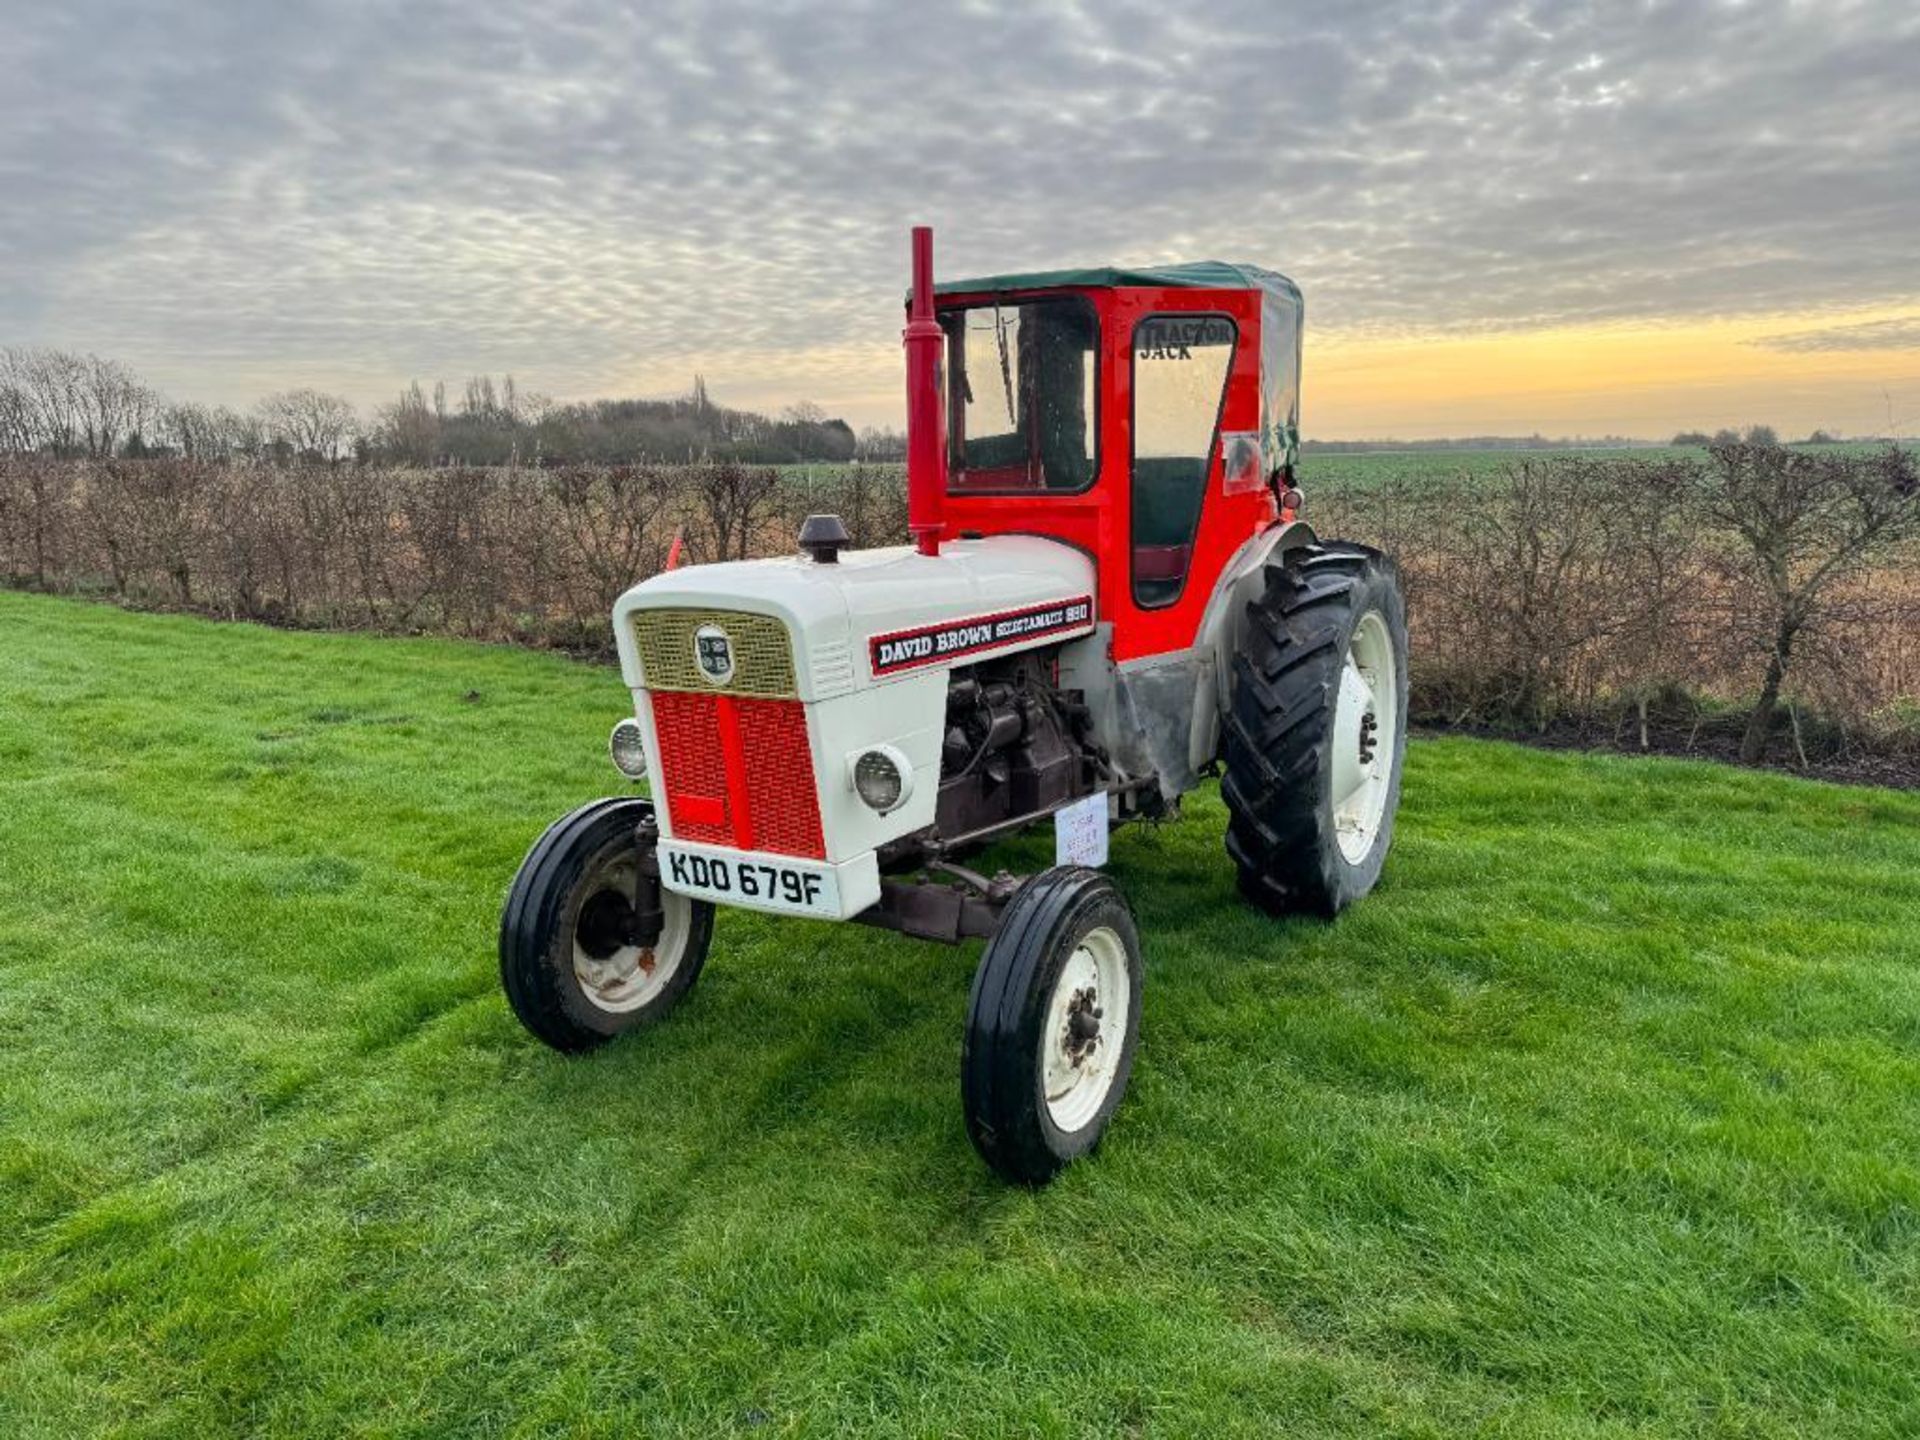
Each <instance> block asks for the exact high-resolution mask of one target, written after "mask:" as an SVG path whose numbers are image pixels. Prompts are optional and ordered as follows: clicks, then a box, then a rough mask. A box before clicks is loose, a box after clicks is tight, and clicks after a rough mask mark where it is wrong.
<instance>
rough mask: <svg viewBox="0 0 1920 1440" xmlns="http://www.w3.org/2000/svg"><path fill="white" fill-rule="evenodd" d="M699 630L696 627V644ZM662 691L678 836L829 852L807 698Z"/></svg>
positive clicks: (658, 709) (656, 706)
mask: <svg viewBox="0 0 1920 1440" xmlns="http://www.w3.org/2000/svg"><path fill="white" fill-rule="evenodd" d="M728 618H729V622H731V621H732V620H734V619H737V618H739V617H737V616H729V617H728ZM701 623H705V622H704V621H702V622H701ZM772 623H773V624H775V625H776V626H777V625H778V623H779V622H777V621H775V622H772ZM729 633H734V632H732V631H731V628H730V629H729ZM782 633H784V632H782ZM692 634H693V631H692V629H691V628H689V629H688V631H687V636H688V642H687V643H688V646H689V648H691V646H692ZM643 663H645V662H644V661H643ZM735 666H736V675H735V679H736V680H737V679H738V678H739V672H740V670H742V669H744V666H742V665H741V662H740V661H739V660H737V659H736V661H735ZM689 668H691V667H689ZM788 673H789V676H791V673H792V671H791V666H789V670H788ZM649 678H651V675H650V677H649ZM652 701H653V724H654V730H655V733H656V734H657V735H658V736H659V740H660V770H661V774H660V781H661V786H660V788H661V790H662V791H663V792H664V794H665V797H666V804H667V818H668V820H669V821H670V822H671V824H672V826H673V833H674V836H675V838H677V839H681V840H695V841H704V842H705V843H707V844H709V845H729V846H732V847H733V848H734V849H737V850H765V851H771V852H772V853H774V854H776V855H796V856H800V857H802V858H804V859H810V860H821V859H825V858H826V845H825V843H824V841H823V840H822V838H821V833H820V798H819V796H818V795H817V794H816V793H815V791H814V776H813V752H812V750H811V748H810V747H809V746H808V744H807V712H806V707H805V706H803V705H802V704H801V703H800V702H799V701H798V700H767V699H753V698H747V697H744V696H742V697H736V696H733V695H726V694H713V693H707V694H700V693H697V692H680V691H672V690H658V689H656V690H655V691H653V694H652Z"/></svg>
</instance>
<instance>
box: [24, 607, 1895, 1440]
mask: <svg viewBox="0 0 1920 1440" xmlns="http://www.w3.org/2000/svg"><path fill="white" fill-rule="evenodd" d="M0 633H3V634H4V636H5V639H4V641H0V1217H4V1220H5V1223H4V1225H3V1226H0V1436H6V1437H9V1440H39V1437H47V1440H51V1437H60V1440H68V1437H76V1436H90V1435H104V1434H124V1435H136V1436H161V1435H165V1436H182V1437H188V1436H191V1437H204V1436H214V1435H229V1434H232V1435H248V1436H254V1435H261V1436H277V1435H312V1436H328V1437H332V1436H341V1435H362V1434H367V1435H372V1434H378V1435H405V1436H411V1435H458V1436H475V1435H524V1436H534V1435H562V1434H565V1435H605V1436H629V1435H642V1434H684V1435H702V1436H705V1435H716V1434H734V1433H740V1434H759V1435H787V1434H805V1435H834V1434H843V1433H848V1432H876V1433H883V1434H900V1435H907V1434H912V1435H936V1434H938V1435H967V1436H974V1435H1025V1434H1049V1435H1063V1436H1079V1435H1090V1434H1154V1435H1160V1434H1167V1435H1205V1436H1219V1435H1230V1434H1247V1435H1260V1436H1276V1435H1285V1436H1289V1437H1300V1436H1315V1435H1352V1436H1376V1435H1407V1436H1453V1435H1461V1434H1499V1435H1535V1434H1555V1435H1560V1434H1565V1435H1579V1436H1650V1435H1675V1434H1679V1435H1714V1436H1779V1437H1788V1436H1793V1437H1804V1436H1824V1435H1885V1436H1898V1435H1913V1434H1916V1433H1920V797H1916V796H1911V795H1897V794H1893V793H1883V792H1876V791H1869V790H1855V789H1842V788H1829V787H1823V786H1820V785H1817V784H1813V783H1808V782H1802V781H1796V780H1791V779H1784V778H1780V777H1777V776H1770V775H1761V774H1754V773H1746V772H1739V771H1734V770H1729V769H1722V768H1716V767H1713V766H1710V765H1705V764H1692V763H1682V762H1674V761H1629V760H1609V759H1600V758H1593V757H1584V756H1577V755H1569V754H1547V753H1540V752H1534V751H1528V750H1523V749H1518V748H1514V747H1510V746H1504V745H1497V744H1490V743H1481V742H1474V741H1467V740H1447V741H1420V742H1416V743H1415V745H1414V746H1413V749H1412V751H1411V754H1410V757H1409V771H1408V779H1407V787H1406V803H1405V808H1404V810H1403V812H1402V816H1403V818H1402V830H1401V835H1400V840H1399V843H1398V847H1397V849H1396V851H1395V855H1394V858H1393V860H1392V861H1391V863H1390V865H1389V868H1388V872H1387V878H1386V881H1385V883H1384V884H1383V885H1382V887H1381V888H1380V890H1379V891H1378V892H1377V893H1376V894H1374V895H1373V896H1372V897H1371V898H1369V899H1368V900H1367V901H1366V902H1365V903H1364V904H1363V905H1362V906H1360V907H1358V908H1357V909H1355V910H1353V911H1352V912H1350V913H1349V914H1348V915H1347V916H1346V917H1345V918H1343V919H1342V920H1340V921H1339V922H1338V923H1337V924H1333V925H1327V924H1322V923H1317V922H1309V921H1299V922H1290V923H1285V924H1276V923H1273V922H1270V921H1268V920H1265V919H1263V918H1261V917H1260V916H1259V915H1257V914H1254V913H1252V912H1251V911H1249V910H1248V909H1247V908H1245V907H1244V906H1242V905H1241V904H1240V903H1238V901H1237V900H1236V899H1235V896H1234V889H1233V884H1232V878H1231V873H1230V871H1229V868H1228V866H1227V865H1226V864H1225V863H1224V861H1223V857H1222V853H1221V848H1220V830H1221V823H1222V822H1221V810H1220V806H1219V803H1218V800H1217V798H1215V797H1214V796H1213V794H1212V793H1211V792H1207V793H1203V794H1202V795H1200V796H1197V797H1195V798H1196V802H1197V803H1194V804H1192V805H1190V807H1189V814H1188V817H1187V818H1186V820H1185V821H1183V822H1182V823H1180V824H1179V825H1177V826H1171V827H1163V828H1161V829H1157V830H1140V831H1135V832H1128V833H1126V834H1123V835H1122V836H1119V837H1117V838H1116V842H1115V848H1114V858H1113V863H1112V866H1111V869H1112V872H1113V873H1114V875H1115V876H1116V878H1117V879H1118V880H1119V882H1120V883H1121V884H1122V885H1123V887H1124V888H1125V889H1126V890H1127V892H1128V893H1129V894H1130V895H1131V896H1132V898H1133V901H1134V904H1135V906H1136V909H1137V911H1138V914H1139V918H1140V922H1141V930H1142V934H1143V937H1144V941H1145V946H1146V951H1147V957H1148V958H1147V992H1146V993H1147V1010H1146V1017H1145V1022H1144V1026H1143V1029H1142V1039H1141V1049H1140V1058H1139V1063H1138V1067H1137V1069H1136V1071H1135V1079H1134V1088H1133V1092H1132V1094H1131V1095H1130V1097H1129V1098H1128V1101H1127V1103H1126V1104H1125V1106H1124V1107H1123V1108H1122V1110H1121V1112H1120V1114H1119V1117H1118V1119H1117V1120H1116V1122H1115V1125H1114V1128H1113V1130H1112V1132H1111V1134H1110V1137H1109V1140H1108V1143H1107V1145H1106V1146H1105V1148H1104V1149H1103V1150H1102V1151H1101V1152H1100V1153H1099V1154H1098V1156H1096V1157H1095V1158H1094V1159H1093V1160H1092V1161H1091V1162H1090V1163H1086V1164H1083V1165H1080V1166H1077V1167H1075V1168H1073V1169H1072V1170H1070V1171H1069V1172H1067V1174H1066V1175H1065V1176H1064V1177H1063V1178H1062V1179H1061V1180H1060V1182H1059V1183H1058V1184H1056V1185H1055V1186H1053V1187H1052V1188H1051V1189H1049V1190H1047V1191H1044V1192H1041V1193H1038V1194H1030V1193H1026V1192H1020V1191H1014V1190H1009V1189H1007V1188H1004V1187H1003V1186H1002V1185H1000V1184H999V1183H997V1182H996V1181H995V1180H994V1179H992V1178H991V1177H990V1176H989V1174H988V1173H987V1172H986V1171H985V1170H984V1168H983V1167H982V1166H981V1165H980V1164H979V1163H978V1161H977V1160H976V1159H975V1157H974V1156H973V1153H972V1151H971V1150H970V1148H969V1147H968V1144H967V1141H966V1138H965V1134H964V1132H963V1130H962V1127H961V1120H960V1108H959V1097H958V1094H957V1089H958V1086H957V1069H958V1046H959V1037H960V1028H961V1020H962V1015H963V1012H964V1009H965V1004H966V994H967V984H968V979H969V976H970V974H971V970H972V966H973V964H974V960H975V957H976V954H977V947H967V948H960V949H946V948H941V947H937V946H928V945H916V944H913V943H911V942H907V941H902V940H898V939H895V938H892V937H889V936H887V935H885V934H882V933H879V932H874V931H867V930H863V929H860V928H856V927H842V928H830V927H821V926H808V925H805V924H802V923H798V922H795V923H784V924H783V923H777V922H772V921H766V920H762V919H758V918H753V917H748V916H743V915H740V914H737V913H729V914H725V915H723V916H722V918H721V920H720V922H719V929H718V936H717V940H716V945H715V949H714V954H713V958H712V960H711V962H710V963H709V965H708V967H707V971H706V974H705V976H704V978H703V979H702V982H701V985H700V988H699V989H698V990H697V991H695V993H694V995H693V997H692V998H691V1000H690V1001H689V1002H688V1004H687V1005H686V1006H685V1007H683V1008H682V1009H681V1010H680V1011H679V1012H678V1013H677V1014H675V1015H674V1016H673V1017H671V1018H670V1019H669V1020H668V1021H667V1022H666V1023H665V1024H664V1025H662V1026H661V1027H659V1028H657V1029H655V1030H653V1031H651V1032H649V1033H646V1034H644V1035H639V1036H634V1037H630V1038H629V1039H627V1040H625V1041H622V1042H621V1043H619V1044H617V1045H614V1046H612V1047H611V1048H609V1049H606V1050H604V1051H601V1052H599V1053H597V1054H595V1055H592V1056H590V1057H586V1058H582V1059H574V1060H568V1059H564V1058H562V1057H560V1056H558V1055H555V1054H552V1053H550V1052H548V1051H546V1050H544V1049H542V1048H541V1047H540V1046H538V1045H537V1044H536V1043H535V1042H534V1041H532V1040H531V1039H530V1038H529V1037H528V1036H526V1035H525V1034H524V1033H522V1031H521V1030H520V1029H519V1028H518V1026H517V1025H516V1024H515V1023H514V1021H513V1019H512V1018H511V1016H510V1015H509V1014H508V1012H507V1009H506V1007H505V1005H504V1003H503V1002H502V1001H501V999H500V997H499V995H498V993H497V989H496V983H495V976H494V964H495V961H494V953H493V944H494V926H495V923H496V916H497V906H498V903H499V900H500V897H501V894H502V892H503V890H504V889H505V887H506V884H507V881H508V879H509V877H510V876H511V875H512V873H513V870H514V867H515V865H516V864H517V863H518V861H519V858H520V855H521V853H522V852H523V850H524V849H525V847H526V846H527V844H528V843H529V842H530V841H531V840H532V839H533V837H534V836H535V835H536V834H537V833H538V832H539V831H540V829H541V828H542V827H543V826H544V825H545V824H546V823H547V821H549V820H550V819H552V818H553V817H555V816H556V815H558V814H559V813H560V812H561V811H563V810H565V809H567V808H568V807H570V806H572V805H575V804H577V803H579V802H581V801H584V800H586V799H588V798H589V797H592V796H594V795H597V794H600V793H603V792H606V791H607V790H609V789H611V788H612V785H611V782H612V781H613V780H614V778H615V777H614V775H613V772H612V770H611V769H610V768H609V766H608V765H607V763H606V761H605V759H604V753H603V748H602V747H603V743H604V737H605V733H606V730H607V727H608V725H609V723H610V722H611V720H612V719H613V718H614V717H615V715H616V714H617V713H618V712H619V710H620V709H621V706H622V703H623V698H624V697H623V694H622V691H621V689H620V685H619V681H618V679H617V677H616V676H615V675H613V674H612V673H611V672H609V671H606V670H603V669H596V668H589V667H586V666H580V665H576V664H573V663H570V662H568V661H565V660H563V659H559V658H555V657H553V656H550V655H539V654H529V653H519V652H513V651H508V650H503V649H489V648H484V647H479V646H473V645H463V644H458V643H452V642H441V641H395V640H378V639H370V638H365V637H357V636H346V635H309V634H288V633H279V632H274V631H269V630H263V629H256V628H251V627H245V626H222V625H218V624H213V623H209V622H204V621H198V620H190V619H181V618H168V617H155V616H137V615H130V614H124V613H121V612H119V611H116V610H113V609H109V608H105V607H92V606H88V605H84V604H80V603H77V602H70V601H63V600H55V599H47V598H35V597H27V596H21V595H17V594H0ZM1043 852H1044V846H1041V845H1038V844H1029V845H1027V846H1026V848H1024V849H1021V848H1015V849H1013V850H1011V851H1009V852H1008V854H1007V855H1006V857H1005V858H1006V859H1007V860H1008V862H1009V863H1021V862H1025V863H1028V864H1031V863H1033V862H1034V861H1035V859H1036V857H1038V856H1039V855H1041V854H1042V853H1043Z"/></svg>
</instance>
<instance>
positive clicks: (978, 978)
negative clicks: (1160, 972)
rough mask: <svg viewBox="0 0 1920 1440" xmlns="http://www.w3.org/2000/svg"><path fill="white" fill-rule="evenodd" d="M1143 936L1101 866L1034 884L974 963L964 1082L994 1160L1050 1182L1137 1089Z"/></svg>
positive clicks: (1062, 871) (1008, 1171) (1011, 1171)
mask: <svg viewBox="0 0 1920 1440" xmlns="http://www.w3.org/2000/svg"><path fill="white" fill-rule="evenodd" d="M1140 986H1141V969H1140V937H1139V934H1138V932H1137V931H1136V930H1135V929H1134V924H1133V912H1132V911H1131V910H1129V909H1128V908H1127V902H1126V900H1125V899H1124V898H1122V896H1121V894H1120V892H1119V890H1118V889H1116V888H1115V886H1114V884H1113V882H1112V881H1111V880H1109V879H1107V877H1106V876H1104V875H1102V874H1100V872H1099V871H1097V870H1088V869H1084V868H1082V867H1080V866H1074V865H1063V866H1060V867H1058V868H1056V869H1052V870H1048V871H1046V872H1044V873H1043V874H1040V875H1038V876H1035V877H1034V878H1033V879H1032V880H1030V881H1028V882H1027V883H1026V885H1024V886H1022V887H1021V889H1020V891H1019V893H1018V894H1016V895H1015V896H1014V897H1013V900H1012V901H1011V902H1010V903H1009V904H1008V906H1007V909H1006V913H1005V914H1004V915H1003V916H1002V917H1001V921H1000V928H999V929H998V930H997V931H995V932H994V936H993V938H992V939H991V940H989V941H988V942H987V949H986V953H985V954H984V955H982V956H981V957H980V968H979V969H978V970H977V971H976V972H975V973H974V977H973V995H972V998H971V999H970V1001H969V1002H968V1009H967V1038H966V1043H965V1045H964V1047H963V1048H962V1051H961V1058H960V1091H961V1098H962V1100H963V1102H964V1104H965V1108H966V1115H967V1134H968V1135H969V1136H970V1137H972V1140H973V1144H974V1148H975V1149H977V1150H978V1151H979V1152H980V1155H981V1158H982V1159H984V1160H985V1161H986V1162H987V1164H989V1165H991V1166H992V1167H993V1168H994V1169H995V1170H997V1171H999V1172H1000V1174H1001V1175H1003V1176H1005V1177H1006V1178H1007V1179H1009V1180H1012V1181H1014V1182H1015V1183H1017V1184H1021V1185H1044V1184H1046V1182H1047V1181H1049V1180H1051V1179H1052V1178H1053V1177H1054V1175H1055V1174H1057V1173H1058V1172H1059V1170H1060V1168H1061V1167H1062V1166H1063V1165H1065V1164H1067V1163H1068V1162H1069V1161H1071V1160H1075V1159H1077V1158H1079V1157H1080V1156H1082V1155H1084V1154H1086V1153H1087V1152H1088V1151H1090V1150H1092V1149H1093V1147H1094V1146H1095V1145H1097V1144H1099V1142H1100V1137H1101V1135H1102V1134H1103V1133H1105V1131H1106V1128H1107V1122H1108V1121H1109V1120H1111V1119H1112V1118H1113V1112H1114V1109H1115V1107H1116V1106H1118V1105H1119V1103H1120V1097H1121V1096H1122V1095H1124V1094H1125V1093H1126V1089H1127V1079H1128V1077H1129V1075H1130V1074H1131V1073H1132V1070H1133V1051H1134V1045H1135V1043H1136V1041H1137V1040H1138V1039H1139V1034H1140Z"/></svg>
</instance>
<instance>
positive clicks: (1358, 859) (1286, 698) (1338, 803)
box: [1220, 542, 1407, 916]
mask: <svg viewBox="0 0 1920 1440" xmlns="http://www.w3.org/2000/svg"><path fill="white" fill-rule="evenodd" d="M1224 730H1225V739H1226V745H1225V751H1226V755H1225V759H1226V765H1225V776H1224V778H1223V779H1222V781H1221V786H1220V792H1221V795H1222V797H1223V798H1224V799H1225V800H1226V803H1227V814H1228V817H1229V819H1228V824H1227V853H1228V854H1229V855H1231V856H1232V857H1233V862H1234V865H1235V866H1236V868H1237V869H1238V871H1239V878H1240V890H1241V893H1242V894H1244V895H1245V896H1247V898H1248V899H1250V900H1252V901H1253V902H1254V903H1255V904H1256V905H1258V906H1260V907H1261V908H1262V909H1264V910H1266V911H1268V912H1269V913H1271V914H1276V915H1278V914H1286V913H1289V912H1293V911H1308V912H1314V913H1318V914H1321V915H1329V916H1331V915H1337V914H1339V913H1340V911H1342V910H1344V909H1345V908H1346V907H1347V906H1348V905H1350V904H1352V903H1353V902H1354V901H1355V900H1357V899H1359V898H1360V897H1361V896H1362V895H1365V894H1366V893H1367V892H1368V891H1369V890H1371V889H1372V888H1373V887H1374V885H1375V883H1376V882H1378V880H1379V879H1380V870H1381V867H1382V866H1383V865H1384V864H1385V863H1386V858H1387V849H1388V847H1389V846H1390V845H1391V844H1392V843H1393V821H1394V814H1395V811H1397V810H1398V808H1399V805H1400V772H1401V767H1402V765H1403V764H1404V762H1405V759H1406V749H1407V611H1406V602H1405V600H1404V599H1403V598H1402V597H1401V593H1400V577H1399V574H1398V572H1397V571H1395V569H1394V567H1393V563H1392V561H1390V560H1388V559H1387V558H1386V557H1385V556H1384V555H1382V554H1380V552H1379V551H1377V550H1369V549H1367V548H1366V547H1365V546H1363V545H1352V544H1346V543H1342V542H1331V543H1327V544H1318V545H1307V546H1302V547H1299V548H1297V549H1292V550H1288V551H1286V552H1284V553H1283V554H1280V555H1276V556H1275V557H1273V559H1271V560H1269V561H1268V563H1267V572H1266V588H1265V592H1264V593H1263V594H1262V595H1261V596H1260V598H1259V599H1257V600H1255V601H1253V602H1252V603H1251V604H1250V605H1249V606H1248V607H1247V626H1246V632H1245V639H1244V642H1243V643H1242V645H1241V649H1240V654H1239V655H1238V656H1236V657H1235V660H1234V667H1233V701H1232V706H1231V708H1230V710H1229V712H1228V714H1227V719H1226V724H1225V726H1224Z"/></svg>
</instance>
